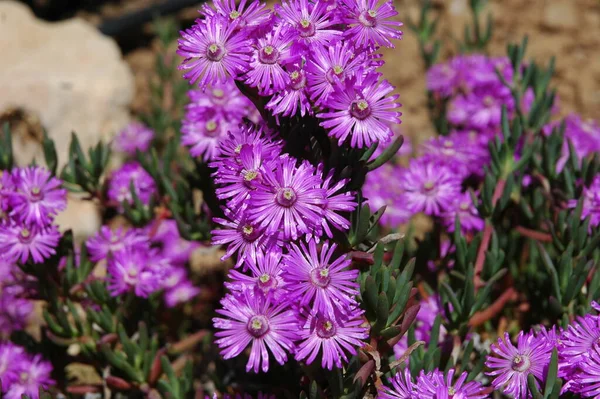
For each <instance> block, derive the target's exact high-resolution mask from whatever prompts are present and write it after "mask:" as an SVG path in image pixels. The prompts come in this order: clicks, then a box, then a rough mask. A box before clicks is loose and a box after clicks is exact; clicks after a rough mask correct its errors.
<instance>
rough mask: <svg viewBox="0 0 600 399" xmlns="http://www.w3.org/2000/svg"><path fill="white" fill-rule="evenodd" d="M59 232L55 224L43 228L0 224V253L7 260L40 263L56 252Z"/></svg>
mask: <svg viewBox="0 0 600 399" xmlns="http://www.w3.org/2000/svg"><path fill="white" fill-rule="evenodd" d="M59 240H60V233H59V232H58V228H57V227H56V226H55V225H50V226H48V227H45V228H40V227H37V226H31V227H29V226H26V225H22V224H18V223H12V224H0V253H2V254H3V255H4V257H5V259H6V260H8V261H9V262H15V263H16V262H20V263H25V262H27V261H28V260H32V261H33V262H34V263H42V262H43V261H44V260H45V259H48V258H50V257H51V256H52V255H54V254H56V246H57V245H58V241H59Z"/></svg>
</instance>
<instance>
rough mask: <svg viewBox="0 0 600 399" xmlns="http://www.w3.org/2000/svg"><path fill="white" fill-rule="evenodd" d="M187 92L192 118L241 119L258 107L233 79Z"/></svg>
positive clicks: (190, 116)
mask: <svg viewBox="0 0 600 399" xmlns="http://www.w3.org/2000/svg"><path fill="white" fill-rule="evenodd" d="M255 4H258V3H255ZM187 94H188V97H189V98H190V103H189V104H188V105H187V106H186V115H188V118H189V119H190V120H198V119H201V118H204V119H205V120H206V119H207V118H208V119H210V118H211V117H212V118H216V119H219V120H225V121H233V120H241V119H242V118H243V117H247V116H249V114H250V113H251V111H252V109H256V107H254V105H253V104H252V102H251V101H250V100H249V99H248V98H247V97H245V96H244V95H243V94H242V92H241V91H240V89H238V88H237V86H236V85H235V82H234V81H233V79H227V80H226V81H225V82H218V83H215V84H212V85H210V86H209V87H207V88H206V89H205V90H190V91H188V93H187ZM205 115H206V116H205Z"/></svg>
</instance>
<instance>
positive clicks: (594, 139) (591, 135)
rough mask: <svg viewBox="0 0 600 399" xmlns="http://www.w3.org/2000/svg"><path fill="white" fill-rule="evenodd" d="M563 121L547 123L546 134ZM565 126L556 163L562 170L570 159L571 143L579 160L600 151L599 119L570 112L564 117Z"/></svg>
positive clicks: (557, 167) (544, 130)
mask: <svg viewBox="0 0 600 399" xmlns="http://www.w3.org/2000/svg"><path fill="white" fill-rule="evenodd" d="M561 123H562V122H561V121H555V122H551V123H549V124H547V125H546V126H544V128H543V132H544V134H546V135H549V134H550V133H552V131H553V130H554V129H556V128H558V127H559V126H560V124H561ZM564 128H565V130H564V143H563V147H562V153H561V157H560V159H559V160H558V162H557V164H556V170H557V171H561V170H562V169H563V168H564V166H565V163H567V161H568V159H569V156H570V150H569V145H572V146H573V149H574V150H575V154H576V155H577V157H578V158H579V161H581V160H582V159H583V158H585V157H587V156H590V155H592V154H596V153H598V152H599V151H600V124H599V123H598V121H595V120H592V119H588V120H583V119H582V118H581V117H580V116H579V115H577V114H570V115H569V116H567V117H566V118H564Z"/></svg>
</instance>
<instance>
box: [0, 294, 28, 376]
mask: <svg viewBox="0 0 600 399" xmlns="http://www.w3.org/2000/svg"><path fill="white" fill-rule="evenodd" d="M2 289H3V287H2V284H1V283H0V290H2ZM32 312H33V302H31V301H30V300H28V299H24V298H19V297H15V296H12V295H11V294H9V293H5V292H2V293H0V335H10V334H11V333H12V332H13V331H18V330H22V329H24V328H25V326H26V325H27V322H28V320H29V316H30V315H31V313H32ZM0 376H1V373H0Z"/></svg>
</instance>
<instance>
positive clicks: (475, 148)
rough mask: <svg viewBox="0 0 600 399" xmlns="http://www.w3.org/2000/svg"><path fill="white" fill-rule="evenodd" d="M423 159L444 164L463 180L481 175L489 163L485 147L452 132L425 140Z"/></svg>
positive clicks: (466, 136) (461, 134) (467, 137)
mask: <svg viewBox="0 0 600 399" xmlns="http://www.w3.org/2000/svg"><path fill="white" fill-rule="evenodd" d="M422 153H423V158H425V159H428V160H436V161H439V162H442V163H444V164H445V165H446V166H448V167H449V168H450V169H451V170H453V171H454V172H455V173H457V174H458V175H460V176H461V177H463V178H466V177H468V176H469V175H470V174H474V175H481V174H482V173H483V170H484V168H483V167H484V165H486V164H487V163H489V151H488V149H487V142H486V146H485V147H484V146H482V145H480V144H479V143H478V142H476V141H473V140H472V139H471V137H469V135H467V134H465V133H456V132H453V133H452V134H450V135H449V136H446V137H439V138H434V139H430V140H427V141H426V142H425V143H424V144H423V145H422Z"/></svg>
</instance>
